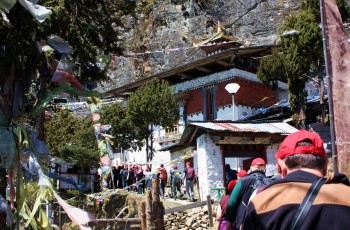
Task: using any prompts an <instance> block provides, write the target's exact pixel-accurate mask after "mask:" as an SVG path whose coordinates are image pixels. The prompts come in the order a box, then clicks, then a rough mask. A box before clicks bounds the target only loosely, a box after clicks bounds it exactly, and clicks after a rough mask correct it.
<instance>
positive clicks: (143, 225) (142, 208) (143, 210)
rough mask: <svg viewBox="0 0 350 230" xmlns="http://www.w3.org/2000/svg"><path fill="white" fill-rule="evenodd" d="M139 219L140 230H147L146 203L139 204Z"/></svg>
mask: <svg viewBox="0 0 350 230" xmlns="http://www.w3.org/2000/svg"><path fill="white" fill-rule="evenodd" d="M138 213H139V218H140V221H141V229H142V230H147V226H146V202H144V201H143V202H141V203H140V205H139V210H138Z"/></svg>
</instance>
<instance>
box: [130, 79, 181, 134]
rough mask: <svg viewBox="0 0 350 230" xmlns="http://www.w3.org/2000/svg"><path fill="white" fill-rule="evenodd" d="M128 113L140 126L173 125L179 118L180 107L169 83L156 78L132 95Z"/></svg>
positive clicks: (134, 122)
mask: <svg viewBox="0 0 350 230" xmlns="http://www.w3.org/2000/svg"><path fill="white" fill-rule="evenodd" d="M127 115H128V116H130V119H131V121H132V122H133V124H135V125H136V126H138V127H148V126H149V125H160V126H162V127H173V126H174V125H175V124H176V123H177V122H178V120H179V107H178V104H177V101H176V98H175V96H174V92H173V90H172V88H170V86H169V84H168V83H167V82H165V81H158V80H156V79H154V80H151V81H149V82H147V83H146V84H145V85H144V86H142V87H140V88H139V89H138V90H137V91H136V92H135V93H134V94H133V95H131V97H130V98H129V100H128V101H127Z"/></svg>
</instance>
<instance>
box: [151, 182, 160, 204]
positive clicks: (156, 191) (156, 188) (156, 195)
mask: <svg viewBox="0 0 350 230" xmlns="http://www.w3.org/2000/svg"><path fill="white" fill-rule="evenodd" d="M159 187H160V184H159V179H158V178H153V179H152V201H160V196H159V192H160V191H159V189H160V188H159Z"/></svg>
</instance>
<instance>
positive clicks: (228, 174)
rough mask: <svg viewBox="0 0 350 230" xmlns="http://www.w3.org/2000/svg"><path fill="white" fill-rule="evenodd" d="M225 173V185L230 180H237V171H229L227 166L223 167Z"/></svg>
mask: <svg viewBox="0 0 350 230" xmlns="http://www.w3.org/2000/svg"><path fill="white" fill-rule="evenodd" d="M225 171H226V184H229V183H230V181H231V180H237V170H234V169H231V166H230V165H229V164H226V165H225Z"/></svg>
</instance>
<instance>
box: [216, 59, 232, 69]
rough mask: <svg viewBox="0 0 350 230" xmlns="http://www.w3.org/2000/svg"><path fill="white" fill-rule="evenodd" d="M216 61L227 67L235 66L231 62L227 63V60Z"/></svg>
mask: <svg viewBox="0 0 350 230" xmlns="http://www.w3.org/2000/svg"><path fill="white" fill-rule="evenodd" d="M215 62H216V63H218V64H219V65H223V66H225V67H230V66H233V64H232V63H231V64H230V63H227V62H224V61H220V60H216V61H215Z"/></svg>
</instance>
